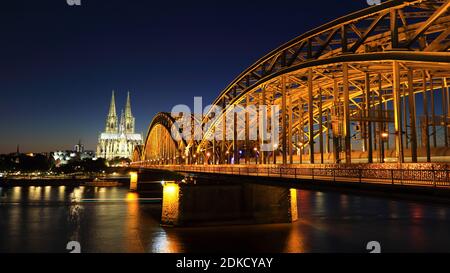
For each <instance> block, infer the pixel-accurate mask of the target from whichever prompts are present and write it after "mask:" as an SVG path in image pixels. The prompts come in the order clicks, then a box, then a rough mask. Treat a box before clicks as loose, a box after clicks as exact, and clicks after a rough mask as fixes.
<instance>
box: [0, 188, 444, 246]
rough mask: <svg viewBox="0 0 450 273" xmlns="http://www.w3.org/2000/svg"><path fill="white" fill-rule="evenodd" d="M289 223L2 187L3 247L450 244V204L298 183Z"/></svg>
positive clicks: (108, 193) (142, 200)
mask: <svg viewBox="0 0 450 273" xmlns="http://www.w3.org/2000/svg"><path fill="white" fill-rule="evenodd" d="M297 195H298V210H299V218H300V219H299V221H297V222H295V223H292V224H266V225H241V226H219V227H190V228H166V227H161V226H160V215H161V202H160V201H159V200H158V199H154V198H158V197H160V193H157V192H154V193H152V192H150V193H146V194H137V193H130V192H129V191H128V190H127V189H126V188H93V187H75V188H73V187H65V186H61V187H11V188H0V252H68V251H67V250H66V245H67V242H69V241H78V242H80V244H81V251H82V252H157V253H161V252H163V253H168V252H169V253H172V252H189V253H190V252H194V253H215V252H226V253H230V252H231V253H236V252H242V253H275V252H276V253H278V252H294V253H298V252H367V250H366V244H367V242H369V241H378V242H379V243H380V244H381V250H382V252H450V206H448V205H440V204H426V203H418V202H412V201H405V200H392V199H388V198H378V197H367V196H359V195H351V194H345V193H337V192H319V191H309V190H298V193H297Z"/></svg>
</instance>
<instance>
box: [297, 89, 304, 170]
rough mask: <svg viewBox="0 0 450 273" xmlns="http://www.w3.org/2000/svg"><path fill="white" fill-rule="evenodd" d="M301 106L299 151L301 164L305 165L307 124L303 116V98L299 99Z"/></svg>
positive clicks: (299, 111)
mask: <svg viewBox="0 0 450 273" xmlns="http://www.w3.org/2000/svg"><path fill="white" fill-rule="evenodd" d="M299 101H300V103H299V105H298V116H299V118H300V121H299V125H298V126H299V128H298V134H299V138H300V143H298V144H299V146H300V151H299V155H300V156H299V163H300V164H303V150H304V147H305V124H304V122H303V115H304V111H303V102H302V101H301V98H299Z"/></svg>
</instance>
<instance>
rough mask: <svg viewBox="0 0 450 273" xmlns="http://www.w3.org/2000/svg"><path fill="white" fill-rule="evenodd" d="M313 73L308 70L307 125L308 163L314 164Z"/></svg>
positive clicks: (310, 69)
mask: <svg viewBox="0 0 450 273" xmlns="http://www.w3.org/2000/svg"><path fill="white" fill-rule="evenodd" d="M313 100H314V97H313V71H312V68H309V69H308V123H309V124H308V125H309V130H308V133H309V162H310V163H311V164H314V112H313V111H314V109H313V107H314V104H313Z"/></svg>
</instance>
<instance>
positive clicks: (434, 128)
mask: <svg viewBox="0 0 450 273" xmlns="http://www.w3.org/2000/svg"><path fill="white" fill-rule="evenodd" d="M430 100H431V120H432V132H431V134H432V135H433V148H437V133H436V110H435V107H434V104H435V101H434V82H433V75H431V73H430Z"/></svg>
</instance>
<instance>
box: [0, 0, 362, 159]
mask: <svg viewBox="0 0 450 273" xmlns="http://www.w3.org/2000/svg"><path fill="white" fill-rule="evenodd" d="M364 7H367V4H366V1H365V0H352V1H336V0H319V1H300V0H296V1H288V0H277V1H267V2H266V1H245V0H240V1H236V0H210V1H195V0H193V1H180V0H177V1H167V0H166V1H154V0H152V1H142V0H102V1H101V0H82V6H81V7H70V6H68V5H67V4H66V0H39V1H31V0H28V1H25V0H14V1H5V3H2V7H1V10H0V35H1V39H0V95H1V96H0V125H1V129H0V130H1V131H0V132H1V133H0V153H7V152H11V151H15V149H16V145H17V144H20V146H21V150H22V151H25V152H26V151H33V152H43V151H51V150H55V149H68V148H71V147H72V146H73V145H74V144H75V143H76V142H78V139H82V141H83V142H84V143H85V144H86V146H87V148H89V149H94V148H95V145H96V141H97V137H98V133H99V132H100V131H102V130H103V129H104V126H105V124H104V123H105V117H106V114H107V110H108V105H109V100H110V96H111V90H113V89H114V90H116V99H117V101H116V104H117V107H118V111H120V108H122V107H123V106H124V104H125V97H126V91H128V90H129V91H130V92H131V94H132V106H133V113H134V115H135V117H136V127H137V131H138V132H143V133H144V134H146V130H147V126H148V124H149V122H150V121H151V119H152V117H153V115H154V114H155V113H157V112H159V111H170V110H171V108H172V107H173V106H174V105H176V104H180V103H181V104H188V105H190V104H192V103H193V97H194V96H203V99H204V104H205V105H206V104H208V103H210V102H211V101H212V100H213V99H214V98H215V97H216V96H217V95H218V94H219V92H220V91H221V90H222V89H223V88H224V87H225V86H226V85H227V84H228V83H229V82H230V81H232V80H233V78H234V77H235V76H237V75H238V74H239V73H240V72H241V71H242V70H244V69H245V68H247V67H248V66H249V65H251V64H252V63H253V62H254V61H256V60H257V59H259V58H260V57H262V56H263V55H265V54H266V53H267V52H269V51H271V50H272V49H274V48H276V47H278V46H279V45H281V44H282V43H285V42H287V41H289V40H290V39H292V38H294V37H296V36H298V35H300V34H302V33H303V32H305V31H307V30H310V29H312V28H314V27H316V26H319V25H321V24H323V23H326V22H328V21H330V20H332V19H334V18H336V17H340V16H343V15H346V14H347V13H349V12H351V11H355V10H358V9H361V8H364Z"/></svg>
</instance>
